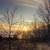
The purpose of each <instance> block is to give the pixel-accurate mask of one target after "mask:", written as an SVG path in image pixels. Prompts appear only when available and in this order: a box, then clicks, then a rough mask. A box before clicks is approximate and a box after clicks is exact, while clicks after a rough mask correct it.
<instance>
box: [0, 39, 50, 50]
mask: <svg viewBox="0 0 50 50" xmlns="http://www.w3.org/2000/svg"><path fill="white" fill-rule="evenodd" d="M0 50H50V42H49V41H44V40H43V41H41V42H40V40H39V41H38V40H33V41H31V40H17V39H8V38H0Z"/></svg>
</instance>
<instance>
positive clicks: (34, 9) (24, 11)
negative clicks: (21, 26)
mask: <svg viewBox="0 0 50 50" xmlns="http://www.w3.org/2000/svg"><path fill="white" fill-rule="evenodd" d="M45 2H46V4H48V2H47V0H38V1H37V0H4V1H3V0H0V18H1V17H4V16H3V14H4V13H5V11H6V8H7V7H8V8H9V9H10V10H12V9H13V8H14V7H15V6H16V7H17V10H16V13H15V17H14V19H13V22H19V21H21V20H22V19H21V18H20V17H21V16H22V17H23V18H24V21H25V22H32V21H33V22H34V21H35V18H36V20H37V22H44V21H43V19H42V16H43V15H45V14H48V11H47V10H46V9H45V6H46V5H45V4H44V3H45ZM40 7H41V8H42V10H44V12H43V13H40V12H39V8H40ZM1 8H2V9H4V11H3V10H2V11H3V12H2V13H1ZM39 13H40V14H41V15H40V14H39ZM39 16H40V17H39ZM2 19H3V20H4V21H5V22H7V21H6V19H5V18H2Z"/></svg>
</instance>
